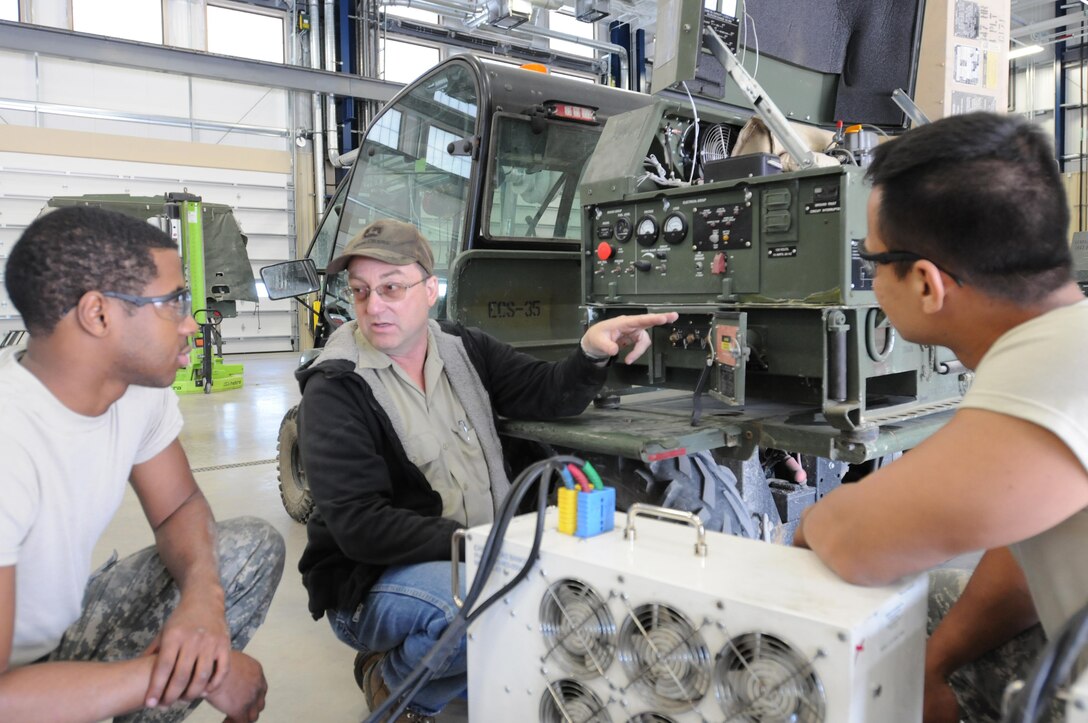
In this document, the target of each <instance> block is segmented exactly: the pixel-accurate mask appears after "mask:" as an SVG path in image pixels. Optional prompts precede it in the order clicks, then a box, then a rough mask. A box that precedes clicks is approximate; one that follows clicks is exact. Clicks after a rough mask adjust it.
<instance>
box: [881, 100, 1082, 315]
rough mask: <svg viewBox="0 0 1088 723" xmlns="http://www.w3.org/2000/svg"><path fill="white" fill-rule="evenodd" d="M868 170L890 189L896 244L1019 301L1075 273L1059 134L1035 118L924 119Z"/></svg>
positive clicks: (902, 270) (884, 199)
mask: <svg viewBox="0 0 1088 723" xmlns="http://www.w3.org/2000/svg"><path fill="white" fill-rule="evenodd" d="M866 177H867V178H868V179H869V180H870V181H872V183H873V186H874V187H877V188H879V189H880V191H881V199H880V208H879V210H878V212H877V218H878V221H879V224H880V233H881V236H882V237H883V238H884V239H885V240H886V242H887V245H888V247H889V249H890V250H896V251H913V252H915V253H918V254H920V255H922V256H925V257H926V258H929V259H932V260H933V261H934V262H935V263H936V264H938V265H940V266H941V267H943V268H946V269H948V270H949V271H950V272H951V273H953V274H956V275H957V276H958V277H960V278H962V279H963V280H964V282H966V283H970V284H972V285H973V286H975V287H977V288H979V289H981V290H982V291H984V292H986V293H988V294H990V295H993V296H997V297H1002V298H1005V299H1008V300H1011V301H1014V302H1018V303H1032V302H1034V301H1038V300H1039V299H1041V298H1042V297H1044V296H1046V295H1047V294H1049V293H1050V292H1052V291H1054V290H1055V289H1057V288H1059V287H1060V286H1062V285H1063V284H1065V283H1068V282H1069V281H1070V280H1071V279H1072V271H1071V269H1072V255H1071V253H1070V250H1069V241H1068V238H1067V234H1068V228H1069V206H1068V204H1067V202H1066V198H1065V189H1064V188H1063V186H1062V182H1061V174H1060V172H1059V170H1058V164H1057V161H1056V160H1055V158H1054V151H1053V148H1052V146H1051V143H1050V140H1049V139H1048V137H1047V136H1046V134H1045V133H1044V131H1043V129H1042V128H1040V127H1039V126H1037V125H1035V124H1033V123H1031V122H1029V121H1027V120H1024V119H1022V118H1018V117H1015V116H1003V115H996V114H993V113H968V114H965V115H957V116H951V117H949V118H944V119H941V120H939V121H936V122H935V123H931V124H929V125H924V126H921V127H920V128H917V129H914V130H912V131H909V132H908V133H905V134H904V135H903V136H901V137H899V138H897V139H895V140H892V141H889V142H888V143H884V144H882V145H881V146H879V147H878V148H877V149H876V152H875V153H874V154H873V162H872V164H871V165H870V166H869V169H868V171H867V173H866ZM910 266H911V264H910V263H904V262H900V263H898V264H897V267H898V268H897V269H896V271H897V273H899V274H900V275H901V276H902V275H904V274H906V272H907V270H908V269H909V268H910Z"/></svg>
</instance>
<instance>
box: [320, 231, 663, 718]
mask: <svg viewBox="0 0 1088 723" xmlns="http://www.w3.org/2000/svg"><path fill="white" fill-rule="evenodd" d="M344 270H346V271H347V275H348V278H347V288H348V293H349V294H350V296H351V298H352V301H353V303H354V306H355V316H356V321H354V322H351V323H348V324H345V325H344V326H342V327H341V328H339V329H338V330H337V331H336V332H335V333H333V334H332V336H331V337H329V341H328V343H327V344H326V345H325V348H324V349H323V350H322V353H321V356H320V357H318V359H317V361H316V363H315V364H313V365H312V366H311V367H309V368H308V369H305V370H301V371H300V372H299V373H298V378H299V383H300V386H301V387H302V391H303V396H302V405H301V434H300V438H299V447H300V449H301V452H302V456H303V463H304V465H305V467H306V476H307V481H308V482H309V485H310V489H311V491H312V493H313V497H314V501H315V503H316V509H315V512H314V515H313V517H312V518H311V519H310V522H309V525H308V527H307V535H308V537H309V540H308V543H307V546H306V551H305V552H304V553H303V555H302V560H301V561H300V563H299V569H300V571H301V572H302V579H303V583H304V584H305V585H306V588H307V590H308V591H309V596H310V612H311V613H312V614H313V615H314V618H315V619H318V618H320V617H321V616H322V615H327V616H328V618H329V623H330V624H331V626H332V628H333V631H334V632H335V633H336V635H337V637H339V638H340V639H341V640H343V641H344V642H345V643H347V644H348V645H351V646H352V647H353V648H355V649H357V650H359V651H360V653H359V657H358V658H357V667H356V673H357V680H358V681H359V683H360V685H361V686H362V687H363V690H364V693H365V694H366V699H367V705H368V706H369V707H370V708H371V710H373V709H374V708H376V707H377V706H378V705H380V704H381V703H382V701H383V700H385V699H386V698H387V697H388V695H389V690H390V689H392V688H396V686H397V685H399V684H400V683H401V681H403V680H404V679H405V678H407V676H408V675H409V673H411V671H412V670H413V669H414V668H415V667H416V666H417V665H418V664H419V663H420V661H421V660H422V659H423V656H424V655H425V654H426V653H427V652H428V651H429V650H430V649H431V647H432V645H433V644H434V642H435V641H436V640H437V639H438V638H439V636H440V635H441V634H442V632H443V631H444V630H445V629H446V626H447V623H448V621H449V620H450V619H452V617H453V615H454V614H455V612H456V608H455V607H454V604H453V600H452V597H451V596H450V564H449V554H450V535H451V534H452V533H453V531H454V530H457V529H459V528H463V527H471V526H474V525H479V524H484V523H488V522H491V521H492V520H493V519H494V513H495V511H496V510H497V509H498V507H499V505H500V504H501V503H502V500H503V498H504V497H505V495H506V493H507V491H508V490H509V488H510V482H509V480H508V479H507V477H506V472H505V470H504V465H503V458H502V450H501V448H500V445H499V436H498V433H497V431H496V429H495V416H496V415H502V416H509V417H519V418H537V419H547V418H554V417H562V416H571V415H575V414H579V413H580V412H581V411H582V410H583V409H585V407H586V405H588V404H589V402H590V401H591V400H592V398H593V396H594V395H595V394H596V393H597V391H598V390H599V389H600V387H601V385H602V384H603V383H604V380H605V377H606V374H607V369H606V367H607V364H608V362H609V360H610V359H611V358H612V357H613V356H615V355H616V354H618V353H619V351H620V349H621V348H623V347H625V346H631V347H632V348H631V350H630V352H629V353H628V354H627V356H626V359H625V361H626V362H628V363H631V362H633V361H634V360H635V359H637V358H638V357H639V356H641V355H642V353H643V352H644V351H646V349H647V348H649V345H650V338H649V335H648V334H647V333H646V329H647V328H649V327H651V326H655V325H658V324H664V323H668V322H672V321H675V320H676V314H675V313H670V314H645V315H642V316H626V317H617V318H614V319H609V320H607V321H603V322H600V323H598V324H595V325H594V326H592V327H590V328H589V329H588V330H587V331H586V333H585V335H584V336H583V337H582V340H581V344H580V348H579V349H577V350H575V351H574V352H573V353H572V354H571V355H570V356H569V357H568V358H567V359H565V360H563V361H560V362H554V363H549V362H543V361H540V360H538V359H535V358H533V357H531V356H528V355H526V354H522V353H520V352H518V351H516V350H514V349H513V348H512V347H510V346H509V345H507V344H504V343H502V342H500V341H498V340H496V339H494V338H493V337H491V336H488V335H487V334H485V333H483V332H481V331H480V330H478V329H470V328H465V327H463V326H461V325H459V324H455V323H451V322H435V321H431V320H429V319H428V311H429V310H430V308H431V307H432V306H434V304H435V303H436V301H437V300H438V280H437V279H436V278H435V277H434V275H433V272H434V256H433V255H432V253H431V248H430V245H429V243H428V242H427V240H426V239H425V238H424V237H423V236H422V235H421V234H420V233H419V231H418V230H416V228H415V227H414V226H412V225H410V224H406V223H402V222H400V221H392V220H380V221H376V222H374V223H372V224H371V225H369V226H367V227H366V228H365V229H363V231H362V233H360V234H359V235H358V236H357V237H356V238H354V239H353V240H352V241H351V242H350V243H349V244H348V246H347V248H345V250H344V252H343V254H341V255H340V256H339V257H337V258H336V259H334V260H333V262H332V263H331V264H330V265H329V267H328V273H329V274H336V273H340V272H341V271H344ZM308 416H312V417H313V418H315V419H316V418H321V419H332V420H336V421H335V423H334V424H322V425H316V424H315V425H312V426H308V425H307V424H306V420H307V417H308ZM463 577H464V576H463V575H462V579H463ZM465 669H466V661H465V647H464V641H463V640H462V642H461V646H460V648H459V649H458V651H457V652H456V653H455V654H454V655H452V656H451V657H450V659H449V660H448V662H447V663H446V665H445V666H444V667H443V668H442V669H440V670H439V671H437V672H436V674H435V676H434V678H433V679H432V680H431V682H430V683H429V684H427V685H426V686H425V687H424V688H422V689H421V690H420V691H419V692H418V693H417V694H416V695H415V696H414V698H413V700H412V702H411V705H410V706H409V708H408V710H407V712H406V713H405V715H403V716H401V718H400V720H428V719H430V718H431V717H432V716H434V715H435V714H437V713H438V712H439V711H440V710H442V708H443V707H444V706H445V705H446V703H448V702H449V701H450V700H452V699H453V698H455V697H456V696H458V695H461V694H463V693H464V691H465V688H466V678H465Z"/></svg>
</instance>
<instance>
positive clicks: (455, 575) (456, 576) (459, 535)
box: [450, 527, 468, 609]
mask: <svg viewBox="0 0 1088 723" xmlns="http://www.w3.org/2000/svg"><path fill="white" fill-rule="evenodd" d="M467 536H468V530H466V529H464V528H463V527H462V528H461V529H460V530H454V531H453V534H452V535H450V565H451V566H452V568H453V569H451V570H450V592H452V593H453V604H454V605H456V606H457V607H458V609H460V608H461V607H463V606H464V604H465V601H464V600H462V599H461V555H460V552H461V544H460V543H462V542H463V541H464V539H465V537H467Z"/></svg>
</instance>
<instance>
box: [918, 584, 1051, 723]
mask: <svg viewBox="0 0 1088 723" xmlns="http://www.w3.org/2000/svg"><path fill="white" fill-rule="evenodd" d="M970 578H971V571H970V570H957V569H951V568H949V569H944V568H942V569H939V570H933V571H932V572H930V573H929V620H928V622H927V628H928V630H927V632H928V633H930V634H932V633H933V630H934V628H936V627H937V624H938V623H939V622H940V621H941V620H942V619H944V616H945V615H946V614H947V613H948V611H949V609H950V608H951V607H952V605H953V603H955V602H956V600H958V599H959V597H960V595H961V594H962V593H963V589H964V587H965V586H966V585H967V581H968V580H969V579H970ZM1045 645H1046V637H1045V635H1044V634H1043V628H1042V626H1041V625H1034V626H1032V627H1030V628H1028V629H1027V630H1025V631H1024V632H1022V633H1020V634H1019V635H1017V636H1016V637H1015V638H1013V639H1012V640H1010V641H1009V642H1007V643H1005V644H1004V645H1002V646H1000V647H998V648H996V649H994V650H991V651H990V652H988V653H986V654H985V655H983V656H982V657H981V658H979V659H978V660H975V661H974V662H972V663H968V664H967V665H965V666H963V667H962V668H960V669H959V670H957V671H956V672H955V673H953V674H952V677H951V678H950V681H949V682H950V683H951V684H952V690H953V692H954V693H955V694H956V700H957V701H959V704H960V713H961V715H962V716H963V720H965V721H968V723H996V722H997V721H1000V720H1001V702H1002V697H1003V695H1004V693H1005V686H1007V685H1008V684H1009V683H1011V682H1012V681H1014V680H1024V679H1025V678H1027V676H1028V674H1029V673H1030V672H1031V668H1032V666H1033V665H1034V664H1035V661H1036V659H1037V658H1038V657H1039V653H1040V652H1042V650H1043V647H1044V646H1045Z"/></svg>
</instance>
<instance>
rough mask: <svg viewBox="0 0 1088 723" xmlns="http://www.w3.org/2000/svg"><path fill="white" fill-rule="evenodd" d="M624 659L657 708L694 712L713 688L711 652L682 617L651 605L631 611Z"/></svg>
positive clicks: (621, 647)
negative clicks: (694, 708) (694, 707)
mask: <svg viewBox="0 0 1088 723" xmlns="http://www.w3.org/2000/svg"><path fill="white" fill-rule="evenodd" d="M619 659H620V663H621V665H623V669H624V671H625V672H626V673H627V679H628V680H629V681H631V683H633V684H634V685H635V687H637V688H638V689H639V691H641V692H642V694H643V695H645V696H646V697H647V699H648V700H649V701H650V703H651V705H653V707H655V708H663V709H666V710H680V709H689V708H691V707H693V706H694V705H695V704H696V703H698V702H699V701H700V700H701V699H702V698H703V696H704V695H706V692H707V689H708V688H709V687H710V676H711V659H710V651H709V650H708V649H707V647H706V643H705V642H703V637H702V636H701V635H700V634H699V631H698V630H697V629H696V628H695V626H693V625H692V624H691V623H690V622H688V621H687V619H686V618H685V617H684V615H683V614H682V613H680V612H679V611H677V610H675V609H673V608H671V607H669V606H668V605H663V604H658V603H650V604H648V605H641V606H639V607H637V608H635V609H634V610H632V611H631V614H630V615H628V616H627V618H626V619H625V620H624V622H623V627H621V628H620V640H619Z"/></svg>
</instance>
